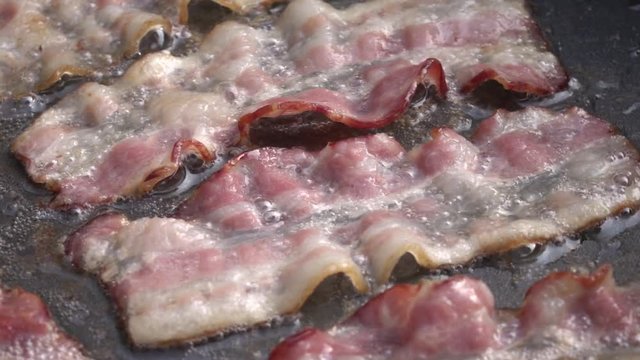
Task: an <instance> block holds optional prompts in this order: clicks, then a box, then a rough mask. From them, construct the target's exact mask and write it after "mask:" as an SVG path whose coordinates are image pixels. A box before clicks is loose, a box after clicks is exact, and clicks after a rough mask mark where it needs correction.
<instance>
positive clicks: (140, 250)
mask: <svg viewBox="0 0 640 360" xmlns="http://www.w3.org/2000/svg"><path fill="white" fill-rule="evenodd" d="M612 132H613V128H612V127H611V125H609V124H607V123H606V122H604V121H602V120H600V119H598V118H595V117H593V116H591V115H589V114H587V113H585V112H584V111H582V110H580V109H576V108H574V109H569V110H566V111H564V112H560V113H555V112H552V111H549V110H545V109H539V108H529V109H526V110H523V111H520V112H513V113H509V112H505V111H499V112H498V113H497V114H496V115H495V116H494V117H492V118H490V119H488V120H485V121H484V122H482V123H481V124H480V125H479V126H478V130H477V131H476V133H475V135H474V137H473V139H474V140H473V142H470V141H468V140H466V139H464V138H463V137H461V136H460V135H458V134H456V133H455V132H453V131H452V130H450V129H440V130H437V131H434V139H433V140H431V141H429V142H427V143H425V144H423V145H421V146H418V147H417V148H416V149H414V150H412V151H411V152H409V153H407V152H406V151H404V150H403V148H402V147H401V146H400V144H398V143H397V142H395V141H394V140H393V139H392V138H390V137H389V136H387V135H383V134H377V135H373V136H367V137H360V138H353V139H348V140H344V141H340V142H336V143H332V144H330V145H328V146H327V147H325V148H324V149H323V150H321V151H319V152H312V151H305V150H302V149H279V148H262V149H257V150H253V151H250V152H247V153H244V154H242V155H241V156H239V157H238V158H237V159H235V160H232V161H230V162H229V163H228V164H227V165H225V167H224V168H223V169H222V170H220V171H219V172H218V173H216V174H214V175H213V176H212V177H211V178H210V179H209V180H208V181H206V182H205V183H203V184H202V185H201V186H200V188H199V189H198V190H197V191H196V193H194V194H193V195H192V197H191V198H190V199H189V200H188V201H187V202H185V203H184V204H183V205H182V206H181V207H180V208H179V210H178V211H177V213H176V215H175V216H174V217H173V218H164V219H158V218H143V219H138V220H134V221H130V220H127V219H126V217H124V216H123V215H108V216H105V217H101V218H98V219H96V220H94V221H92V222H91V223H90V224H89V225H88V226H87V227H85V228H83V229H81V230H80V231H79V232H77V233H75V234H74V235H72V236H71V237H69V238H68V239H67V240H66V246H67V255H68V257H69V258H70V259H72V261H73V262H74V264H75V265H76V266H78V267H79V268H81V269H83V270H85V271H88V272H90V273H93V274H95V275H97V276H98V277H100V279H101V281H102V282H103V283H104V284H105V285H106V287H107V288H108V289H109V292H110V293H111V295H112V297H113V298H114V300H115V301H116V302H117V303H118V305H119V308H120V309H121V312H122V313H123V317H124V319H125V323H126V325H127V329H128V331H129V334H130V336H131V338H132V339H133V342H134V343H135V344H136V345H137V346H141V347H157V346H162V345H166V344H173V343H175V342H180V341H185V340H189V339H199V338H201V337H206V336H208V335H210V334H212V333H217V332H225V331H229V330H230V329H237V328H238V327H240V328H245V327H249V326H252V325H254V324H257V323H261V322H264V321H267V320H268V319H270V318H272V317H274V316H277V315H278V314H282V313H289V312H292V311H295V310H296V309H298V308H299V307H300V306H301V304H302V303H303V302H304V301H305V299H306V298H307V296H309V294H310V292H311V291H312V289H313V288H314V287H315V286H316V285H317V284H318V283H319V282H320V281H321V280H322V279H324V277H325V276H328V275H331V274H337V273H343V274H346V275H347V277H349V278H350V279H351V280H352V281H353V282H354V285H355V288H356V289H357V290H359V291H365V290H366V288H367V283H368V285H370V286H371V287H372V288H376V287H378V286H381V285H383V284H385V283H387V282H388V281H389V279H390V277H391V274H392V272H393V269H394V267H395V266H396V265H397V263H398V261H399V259H400V258H401V257H402V256H404V255H405V254H407V253H408V254H411V255H412V256H414V258H415V259H416V262H417V263H418V264H419V265H421V266H423V267H427V268H437V267H441V266H447V265H455V264H464V263H466V262H468V261H470V260H472V259H474V258H475V257H478V256H483V255H487V254H494V253H499V252H504V251H508V250H510V249H513V248H516V247H518V246H520V245H523V244H529V243H533V242H535V243H538V242H544V241H548V240H550V239H553V238H556V237H558V236H562V235H567V234H572V233H574V232H576V231H579V230H581V229H583V227H586V226H590V225H592V224H593V223H594V222H597V221H601V220H603V219H604V218H606V217H607V216H609V215H611V214H614V213H616V212H617V211H619V210H621V209H622V208H623V207H635V206H637V205H638V204H639V203H640V182H639V181H638V174H639V173H640V172H639V169H640V165H639V164H638V160H639V159H640V156H639V155H638V153H637V151H636V150H635V149H634V148H633V147H632V146H631V145H630V143H629V142H628V140H626V139H625V138H623V137H622V136H620V135H615V134H612ZM513 149H516V150H518V152H517V154H518V156H516V157H514V156H512V155H513V151H512V150H513ZM531 156H534V157H535V158H536V159H537V160H536V161H533V162H532V161H530V159H529V158H530V157H531ZM594 164H595V165H594ZM596 165H597V167H598V169H601V170H600V171H594V170H593V169H594V168H593V166H596ZM619 176H624V177H626V178H625V179H624V181H622V179H620V177H619ZM583 194H589V196H588V197H586V196H584V195H583ZM294 254H298V255H294ZM327 271H328V272H327ZM229 272H230V273H229ZM229 279H236V280H234V282H233V283H230V282H229ZM354 279H355V280H354ZM363 279H367V280H366V281H365V280H363ZM252 283H253V285H251V286H250V289H251V290H247V289H244V288H243V287H244V286H249V285H248V284H252ZM201 288H203V289H208V290H206V291H205V290H199V289H201ZM294 288H295V289H297V290H294ZM212 289H219V290H215V291H214V290H212ZM243 289H244V290H243ZM274 289H282V290H283V292H281V293H279V292H277V291H274ZM194 293H195V294H196V295H193V294H194ZM238 293H243V294H245V295H244V296H243V300H244V301H249V299H254V298H253V297H254V296H261V298H260V299H261V300H260V301H258V300H256V301H249V302H250V303H251V304H252V305H249V304H246V305H239V304H240V303H238V301H239V300H238V298H237V294H238ZM189 294H191V295H189ZM214 294H217V295H215V296H214ZM223 294H228V295H226V296H225V295H223ZM189 296H198V298H199V299H200V300H198V301H195V302H194V303H195V304H204V305H202V308H200V307H196V308H195V309H194V308H190V307H189V305H188V303H187V302H185V301H186V299H189ZM168 299H173V300H172V302H168ZM176 299H178V300H176ZM179 299H185V300H184V301H183V300H179ZM229 304H232V305H233V307H231V308H229V306H231V305H229ZM242 306H247V308H243V307H242ZM220 307H221V308H225V309H226V310H225V311H223V312H222V313H219V314H216V315H215V316H214V315H211V313H210V312H209V310H206V309H209V308H220ZM249 310H250V311H249ZM163 312H164V313H165V315H166V316H164V317H162V319H166V320H161V319H160V316H159V315H158V314H160V313H163ZM200 313H203V314H209V315H207V316H203V315H193V314H200ZM171 314H174V315H175V314H182V316H183V317H184V318H187V314H191V315H189V318H193V319H194V320H189V321H187V320H184V319H183V320H180V319H179V318H178V317H177V315H175V316H174V315H171ZM229 314H236V315H235V316H232V317H231V318H230V317H229ZM209 316H210V317H209ZM164 321H183V322H184V324H185V326H184V327H175V332H174V330H172V331H171V332H167V331H161V329H163V328H165V327H167V326H168V325H167V323H165V322H164ZM234 321H236V322H235V323H234ZM192 322H193V324H197V325H189V324H191V323H192ZM202 322H204V323H202ZM190 326H191V327H190ZM143 329H152V330H147V331H143Z"/></svg>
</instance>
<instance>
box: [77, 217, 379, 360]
mask: <svg viewBox="0 0 640 360" xmlns="http://www.w3.org/2000/svg"><path fill="white" fill-rule="evenodd" d="M133 237H137V238H138V239H139V240H140V241H131V240H132V239H133ZM226 240H227V239H226V238H223V237H217V236H216V233H215V231H212V230H209V229H207V227H206V225H203V224H192V223H189V222H185V221H183V220H178V219H159V218H154V219H142V220H139V221H133V222H130V221H128V220H127V219H126V218H125V217H124V216H122V215H115V214H114V215H107V216H103V217H100V218H98V219H96V220H94V221H92V222H91V223H90V224H89V225H88V226H87V227H85V228H84V229H82V230H80V232H78V233H76V234H74V235H73V236H71V237H70V238H69V239H68V241H67V252H68V253H69V254H70V256H71V257H72V259H73V261H74V263H75V264H76V265H78V266H80V267H82V268H84V269H85V270H88V271H91V272H95V273H98V274H99V275H100V279H101V280H102V282H103V283H105V284H106V285H107V286H108V288H109V290H110V291H111V293H112V295H113V296H114V298H115V299H116V301H117V302H118V305H119V307H120V309H121V310H122V311H123V315H124V316H125V322H126V326H127V331H128V332H129V335H130V337H131V340H132V341H133V342H134V343H135V344H136V345H138V346H141V347H152V346H160V345H170V344H175V343H179V342H181V341H188V340H194V339H199V338H203V337H206V336H208V335H212V334H216V333H220V332H222V331H228V330H231V329H241V328H243V327H247V326H252V325H255V324H259V323H263V322H266V321H268V320H271V319H273V318H274V317H276V316H278V315H281V314H287V313H291V312H295V311H296V310H298V309H299V308H300V307H301V306H302V304H303V303H304V301H305V299H306V298H307V297H308V296H309V295H311V293H312V292H313V290H314V289H315V288H316V286H317V285H318V284H319V283H320V282H322V280H324V279H325V278H327V277H329V276H331V275H334V274H345V275H346V276H348V277H349V278H350V280H351V281H352V282H353V284H354V285H355V286H356V288H357V289H358V290H359V291H362V292H364V291H366V289H367V284H366V282H365V281H364V279H363V278H362V275H361V274H360V272H359V270H358V267H357V265H356V264H355V263H354V261H353V260H352V259H351V256H350V252H349V250H348V248H346V247H344V246H341V245H339V244H335V243H333V242H332V241H331V240H330V239H329V238H327V236H326V234H324V233H323V232H322V231H321V230H320V229H303V230H300V231H292V232H290V233H289V234H286V235H284V236H282V235H277V234H272V233H271V234H270V233H267V234H264V236H261V235H257V236H253V237H252V238H251V240H249V241H240V239H238V241H237V242H235V243H233V242H230V241H226Z"/></svg>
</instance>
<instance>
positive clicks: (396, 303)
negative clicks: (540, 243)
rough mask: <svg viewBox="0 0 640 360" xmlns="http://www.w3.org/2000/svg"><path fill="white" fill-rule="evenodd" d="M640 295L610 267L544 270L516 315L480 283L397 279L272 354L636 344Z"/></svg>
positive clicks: (597, 348)
mask: <svg viewBox="0 0 640 360" xmlns="http://www.w3.org/2000/svg"><path fill="white" fill-rule="evenodd" d="M639 295H640V291H639V288H638V287H637V286H630V287H627V288H622V287H617V286H616V285H615V283H614V281H613V276H612V269H611V267H610V266H603V267H601V268H599V269H598V270H596V271H595V272H594V273H593V274H591V275H579V274H575V273H569V272H559V273H553V274H551V275H549V276H547V277H546V278H544V279H542V280H540V281H538V282H537V283H536V284H534V285H533V286H532V287H531V289H530V290H529V292H528V293H527V296H526V297H525V300H524V305H523V307H522V308H521V309H520V310H519V311H517V313H515V314H513V313H512V311H510V310H498V311H496V310H495V309H494V300H493V296H492V294H491V292H490V291H489V289H488V288H487V286H486V285H485V284H484V283H482V282H481V281H479V280H475V279H473V278H471V277H467V276H461V275H459V276H454V277H452V278H449V279H446V280H441V281H433V282H430V281H423V282H420V283H418V284H412V285H409V284H402V285H396V286H394V287H392V288H391V289H389V290H387V291H385V292H384V293H382V294H380V295H378V296H377V297H375V298H374V299H372V300H371V301H369V302H368V303H367V304H366V305H364V306H363V307H362V308H361V309H359V310H358V311H357V312H356V313H355V314H354V315H353V316H352V317H351V318H349V319H348V320H346V321H345V322H343V323H341V324H339V325H337V326H335V327H333V328H331V329H329V330H327V331H322V330H318V329H307V330H304V331H302V332H300V333H298V334H296V335H293V336H291V337H289V338H288V339H286V340H284V341H283V342H281V343H280V344H279V345H278V346H277V347H276V348H275V349H274V350H273V351H272V352H271V356H270V359H271V360H285V359H309V360H311V359H343V358H349V357H350V356H354V357H357V358H359V359H422V358H444V357H447V358H449V357H451V358H460V357H464V358H467V357H480V356H486V357H487V358H490V359H514V358H527V359H534V358H559V357H565V356H571V357H586V356H594V355H597V354H600V353H603V352H606V351H610V350H612V349H615V348H620V347H623V348H624V347H627V346H636V345H637V343H638V338H637V336H638V335H639V334H640V318H639V317H638V309H639V307H640V297H639ZM483 358H484V357H483Z"/></svg>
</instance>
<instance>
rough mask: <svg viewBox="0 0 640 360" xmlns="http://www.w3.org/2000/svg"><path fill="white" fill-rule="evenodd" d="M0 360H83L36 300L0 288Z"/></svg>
mask: <svg viewBox="0 0 640 360" xmlns="http://www.w3.org/2000/svg"><path fill="white" fill-rule="evenodd" d="M0 358H3V359H25V360H28V359H51V360H57V359H59V360H66V359H70V360H71V359H86V358H85V357H84V355H83V354H82V350H81V347H80V346H79V345H78V344H77V343H76V342H75V341H74V340H72V339H70V338H69V337H68V336H67V335H65V334H64V333H63V332H62V331H61V330H60V329H59V328H58V327H57V326H56V324H55V323H54V322H53V320H52V319H51V316H50V315H49V311H47V308H46V306H45V304H44V303H43V302H42V300H40V298H38V296H36V295H34V294H32V293H29V292H26V291H24V290H21V289H13V290H8V289H2V288H0Z"/></svg>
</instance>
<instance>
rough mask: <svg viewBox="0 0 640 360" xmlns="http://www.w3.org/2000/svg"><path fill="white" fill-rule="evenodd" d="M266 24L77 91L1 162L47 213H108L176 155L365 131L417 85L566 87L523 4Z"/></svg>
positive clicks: (289, 18)
mask: <svg viewBox="0 0 640 360" xmlns="http://www.w3.org/2000/svg"><path fill="white" fill-rule="evenodd" d="M272 25H273V26H272V27H270V28H265V27H262V28H252V27H250V26H248V25H246V24H240V23H237V22H231V21H230V22H224V23H222V24H219V25H218V26H216V27H215V28H214V29H213V30H212V32H211V33H210V34H208V35H207V36H206V37H205V38H204V40H203V41H202V43H201V44H200V47H199V49H198V51H196V52H194V53H192V54H190V55H188V56H184V57H179V58H178V57H173V56H170V55H168V54H165V53H157V54H150V55H147V56H145V57H144V58H142V59H141V60H140V61H138V62H136V63H135V64H134V65H133V66H132V67H131V68H130V69H129V70H128V71H127V72H126V73H125V75H124V76H123V77H122V78H120V79H118V80H116V81H114V83H113V84H112V85H110V86H104V85H99V84H95V83H89V84H85V85H84V86H82V87H81V88H79V89H78V90H77V91H76V92H75V93H73V94H72V95H70V96H68V97H66V98H65V99H63V100H62V101H61V102H60V103H59V104H57V105H55V106H53V107H52V108H50V109H49V110H47V111H46V112H44V113H43V114H42V115H41V116H40V117H39V118H38V119H37V120H36V121H35V123H34V124H33V125H32V126H31V127H30V128H29V129H27V131H26V132H24V133H23V134H22V135H21V136H19V137H18V138H17V139H16V141H15V142H14V144H13V147H12V149H13V152H14V153H15V154H16V156H17V157H18V158H19V159H20V160H21V161H22V162H23V163H24V164H25V167H26V168H27V172H28V173H29V175H30V176H31V178H32V179H33V180H34V181H36V182H38V183H44V184H46V185H47V187H48V188H50V189H52V190H54V191H56V192H58V193H59V194H58V196H57V197H56V199H55V200H54V205H55V206H73V205H87V204H95V203H106V202H111V201H114V200H117V199H118V198H120V197H124V196H133V195H138V194H143V193H146V192H148V191H149V190H150V189H152V188H153V187H154V185H155V184H157V183H158V182H159V181H162V180H163V179H165V178H167V177H168V176H171V175H172V174H173V173H175V171H176V170H177V168H178V166H179V165H180V160H181V158H182V157H183V156H184V155H187V154H195V155H196V156H198V157H200V158H202V159H203V160H205V162H210V161H212V159H214V158H215V157H216V155H217V154H221V153H222V154H224V153H225V151H226V148H227V147H228V146H229V145H231V144H233V143H235V142H236V141H237V140H238V135H239V133H240V135H242V136H244V138H245V140H246V139H249V140H250V138H251V134H250V132H251V124H252V123H253V122H254V121H256V120H259V119H263V118H276V119H277V118H280V117H283V116H297V115H301V114H302V113H306V112H315V113H319V114H321V115H323V116H325V117H327V118H329V119H330V120H333V121H337V122H340V123H343V124H346V125H348V126H351V127H356V128H376V127H381V126H384V125H387V124H389V123H390V122H392V121H394V120H395V119H397V118H398V117H399V116H400V115H401V114H402V113H403V111H404V110H405V109H406V107H407V106H408V104H409V102H410V100H411V98H412V96H413V95H414V93H415V91H416V89H417V88H419V87H421V86H424V87H431V86H433V87H434V88H435V90H436V91H435V93H436V94H437V95H438V96H439V97H441V98H442V97H444V96H445V93H446V92H447V86H451V87H453V89H454V90H456V91H457V90H460V91H470V90H472V89H473V88H475V87H477V86H478V85H479V84H480V83H481V82H484V81H487V80H491V79H493V80H497V81H499V82H501V83H502V84H503V85H504V86H505V87H506V88H507V89H510V90H514V91H522V92H529V93H532V94H537V95H546V94H549V93H552V92H554V91H556V90H558V89H559V88H561V87H562V86H563V85H564V83H565V82H566V76H565V74H564V71H563V70H562V68H561V67H560V65H559V63H558V61H557V59H556V58H555V57H554V56H553V54H551V53H550V52H549V51H548V50H546V48H545V45H544V42H543V41H542V39H541V38H540V36H539V35H538V30H537V28H536V26H535V24H534V23H533V21H532V19H531V18H530V16H529V14H528V12H527V11H526V9H525V6H524V2H523V1H507V0H492V1H489V2H485V1H482V2H481V1H471V2H469V1H462V0H456V1H450V2H429V3H424V2H422V1H417V0H402V1H393V2H392V1H385V0H376V1H370V2H366V3H362V4H355V5H353V6H351V7H348V8H347V9H344V10H336V9H334V8H332V7H331V6H330V5H328V4H327V3H325V2H323V1H321V0H295V1H293V2H291V3H290V4H289V5H288V7H287V8H286V10H285V11H284V12H283V13H282V14H281V15H280V16H279V18H278V19H277V20H276V21H275V22H274V24H272ZM445 70H446V71H445ZM445 76H446V77H448V78H449V79H450V80H451V81H449V84H446V83H445ZM238 132H239V133H238ZM129 159H131V160H129Z"/></svg>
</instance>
